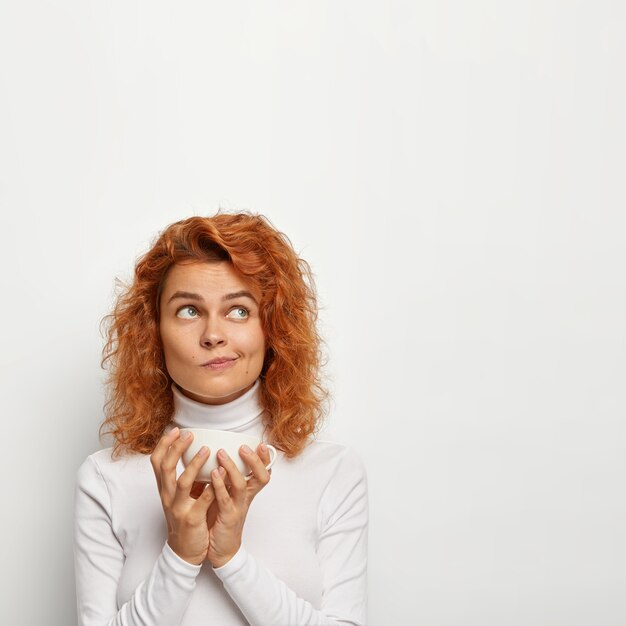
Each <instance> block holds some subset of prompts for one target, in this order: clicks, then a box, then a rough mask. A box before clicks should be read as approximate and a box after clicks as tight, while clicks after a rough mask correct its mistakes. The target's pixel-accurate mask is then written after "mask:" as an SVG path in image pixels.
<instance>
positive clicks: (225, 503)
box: [211, 467, 239, 512]
mask: <svg viewBox="0 0 626 626" xmlns="http://www.w3.org/2000/svg"><path fill="white" fill-rule="evenodd" d="M235 469H237V468H235ZM237 471H239V470H237ZM224 476H226V470H225V469H224V468H223V467H220V468H219V469H214V470H213V471H212V472H211V481H212V483H211V484H212V487H213V491H215V500H216V501H217V506H218V507H219V508H220V511H222V512H226V511H229V510H230V509H231V508H232V506H233V501H232V499H231V497H230V494H229V493H228V490H227V489H226V485H225V484H224Z"/></svg>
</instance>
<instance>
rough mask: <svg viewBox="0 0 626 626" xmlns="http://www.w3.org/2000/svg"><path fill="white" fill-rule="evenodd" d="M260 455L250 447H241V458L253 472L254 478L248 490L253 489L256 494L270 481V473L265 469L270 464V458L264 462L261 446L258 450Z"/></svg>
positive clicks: (267, 453) (266, 452)
mask: <svg viewBox="0 0 626 626" xmlns="http://www.w3.org/2000/svg"><path fill="white" fill-rule="evenodd" d="M257 450H258V452H259V453H258V454H257V453H256V452H253V451H252V450H251V449H250V448H248V446H241V451H240V454H241V458H242V459H243V460H244V461H245V462H246V463H247V464H248V465H249V466H250V469H251V470H252V477H251V478H250V480H249V481H248V489H252V490H253V491H254V492H255V493H258V492H259V491H260V490H261V489H263V487H265V485H267V483H269V481H270V472H269V470H268V469H267V468H266V467H265V466H266V465H268V464H269V458H268V459H267V461H266V462H264V461H263V459H262V455H263V450H262V449H261V447H260V446H259V448H257ZM265 455H266V457H269V452H268V450H267V448H266V449H265Z"/></svg>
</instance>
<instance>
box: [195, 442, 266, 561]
mask: <svg viewBox="0 0 626 626" xmlns="http://www.w3.org/2000/svg"><path fill="white" fill-rule="evenodd" d="M240 456H241V458H242V459H243V460H244V461H245V462H246V463H247V464H248V465H249V466H250V469H251V470H252V477H251V478H250V479H249V480H247V481H246V479H245V478H244V476H243V475H242V473H241V472H240V471H239V470H238V469H237V466H236V465H235V463H234V462H233V460H232V459H231V458H230V457H229V456H228V455H227V454H226V452H224V450H220V451H219V452H218V454H217V461H218V463H219V464H220V466H221V467H219V469H216V470H213V472H212V473H211V481H212V484H211V488H210V490H211V491H213V492H214V493H215V504H213V506H212V507H211V511H209V515H207V521H206V523H207V524H208V527H209V549H208V552H207V560H208V561H209V562H210V563H211V565H212V566H213V567H221V566H222V565H225V564H226V563H228V561H230V559H232V558H233V556H235V553H236V552H237V550H239V547H240V546H241V534H242V532H243V524H244V522H245V520H246V515H247V514H248V509H249V508H250V504H251V502H252V500H253V499H254V497H255V496H256V495H257V493H259V491H261V489H263V487H265V485H267V483H269V481H270V471H269V470H267V469H265V466H266V465H268V464H269V462H270V453H269V450H268V449H267V447H266V446H264V445H263V444H260V445H259V447H258V448H257V453H255V452H253V451H252V450H251V449H250V448H248V446H241V448H240ZM227 474H228V478H229V479H230V487H229V488H227V487H226V485H225V484H224V478H225V476H226V475H227Z"/></svg>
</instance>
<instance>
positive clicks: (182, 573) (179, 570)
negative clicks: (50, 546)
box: [74, 457, 201, 626]
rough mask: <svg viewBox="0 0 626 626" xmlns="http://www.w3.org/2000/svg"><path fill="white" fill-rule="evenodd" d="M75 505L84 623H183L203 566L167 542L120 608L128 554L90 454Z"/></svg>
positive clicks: (136, 625) (160, 625)
mask: <svg viewBox="0 0 626 626" xmlns="http://www.w3.org/2000/svg"><path fill="white" fill-rule="evenodd" d="M74 511H75V517H74V568H75V574H76V597H77V612H78V624H79V626H178V625H179V624H180V622H181V619H182V617H183V614H184V612H185V609H186V607H187V604H188V603H189V600H190V598H191V594H192V592H193V590H194V588H195V586H196V577H197V575H198V573H199V571H200V569H201V566H195V565H192V564H191V563H187V562H185V561H184V560H183V559H181V558H179V557H178V555H176V554H175V553H174V552H173V550H172V549H171V548H170V547H169V545H168V544H167V543H165V545H164V546H163V550H162V552H161V553H160V555H159V556H158V558H157V560H156V562H155V564H154V567H153V568H152V571H151V572H150V574H149V576H148V577H147V578H146V579H145V580H143V581H142V582H141V583H140V584H139V585H138V586H137V588H136V590H135V592H134V594H133V596H132V597H131V599H130V600H129V601H128V602H126V603H125V604H124V605H123V606H122V607H121V608H120V609H119V610H118V608H117V588H118V582H119V579H120V575H121V572H122V567H123V565H124V560H125V555H124V550H123V548H122V545H121V544H120V542H119V541H118V538H117V537H116V535H115V532H114V530H113V525H112V507H111V498H110V495H109V491H108V489H107V485H106V482H105V480H104V478H103V476H102V474H101V472H100V470H99V468H98V465H97V463H96V462H95V461H94V460H93V459H92V458H91V457H88V458H87V459H86V460H85V462H84V463H83V464H82V465H81V467H80V468H79V470H78V472H77V479H76V490H75V501H74Z"/></svg>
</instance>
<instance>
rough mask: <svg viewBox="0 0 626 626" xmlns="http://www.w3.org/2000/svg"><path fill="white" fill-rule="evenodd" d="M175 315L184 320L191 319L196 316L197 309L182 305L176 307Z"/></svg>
mask: <svg viewBox="0 0 626 626" xmlns="http://www.w3.org/2000/svg"><path fill="white" fill-rule="evenodd" d="M176 317H180V318H182V319H184V320H192V319H193V318H194V317H198V311H196V309H195V307H193V306H184V307H182V308H181V309H178V311H177V312H176Z"/></svg>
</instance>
